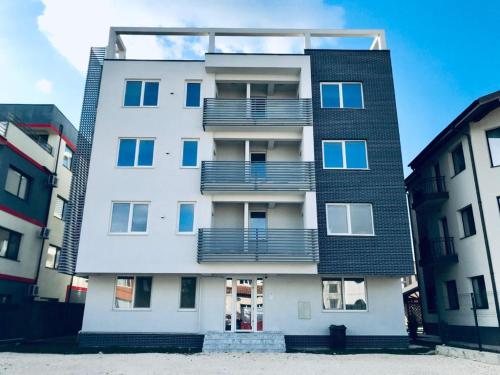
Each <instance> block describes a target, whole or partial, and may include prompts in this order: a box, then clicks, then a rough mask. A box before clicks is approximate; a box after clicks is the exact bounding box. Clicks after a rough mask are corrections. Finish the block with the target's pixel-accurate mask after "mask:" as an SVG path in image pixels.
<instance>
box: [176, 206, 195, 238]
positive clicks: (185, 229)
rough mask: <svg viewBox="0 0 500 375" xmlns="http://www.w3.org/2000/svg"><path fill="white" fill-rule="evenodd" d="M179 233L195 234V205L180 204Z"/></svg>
mask: <svg viewBox="0 0 500 375" xmlns="http://www.w3.org/2000/svg"><path fill="white" fill-rule="evenodd" d="M177 232H178V233H185V234H190V233H194V203H192V202H180V203H179V220H178V224H177Z"/></svg>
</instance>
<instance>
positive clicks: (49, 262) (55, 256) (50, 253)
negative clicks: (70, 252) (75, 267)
mask: <svg viewBox="0 0 500 375" xmlns="http://www.w3.org/2000/svg"><path fill="white" fill-rule="evenodd" d="M60 253H61V248H60V247H57V246H54V245H49V248H48V249H47V258H46V260H45V267H47V268H52V269H58V268H59V255H60Z"/></svg>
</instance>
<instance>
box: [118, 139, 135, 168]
mask: <svg viewBox="0 0 500 375" xmlns="http://www.w3.org/2000/svg"><path fill="white" fill-rule="evenodd" d="M135 146H136V140H135V139H120V149H119V151H118V166H119V167H133V166H134V164H135Z"/></svg>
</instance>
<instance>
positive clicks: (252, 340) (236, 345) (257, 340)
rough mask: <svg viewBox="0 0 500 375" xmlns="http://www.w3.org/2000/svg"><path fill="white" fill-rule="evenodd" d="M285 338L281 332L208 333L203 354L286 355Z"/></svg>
mask: <svg viewBox="0 0 500 375" xmlns="http://www.w3.org/2000/svg"><path fill="white" fill-rule="evenodd" d="M285 351H286V346H285V336H284V335H283V333H281V332H259V333H254V332H249V333H246V332H244V333H243V332H241V333H239V332H238V333H235V332H207V333H206V334H205V339H204V341H203V352H206V353H213V352H222V353H227V352H241V353H284V352H285Z"/></svg>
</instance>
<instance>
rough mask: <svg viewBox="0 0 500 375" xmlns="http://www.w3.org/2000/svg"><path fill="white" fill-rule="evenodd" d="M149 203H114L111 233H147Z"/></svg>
mask: <svg viewBox="0 0 500 375" xmlns="http://www.w3.org/2000/svg"><path fill="white" fill-rule="evenodd" d="M148 208H149V203H132V202H113V209H112V214H111V229H110V232H111V233H146V232H147V229H148Z"/></svg>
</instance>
